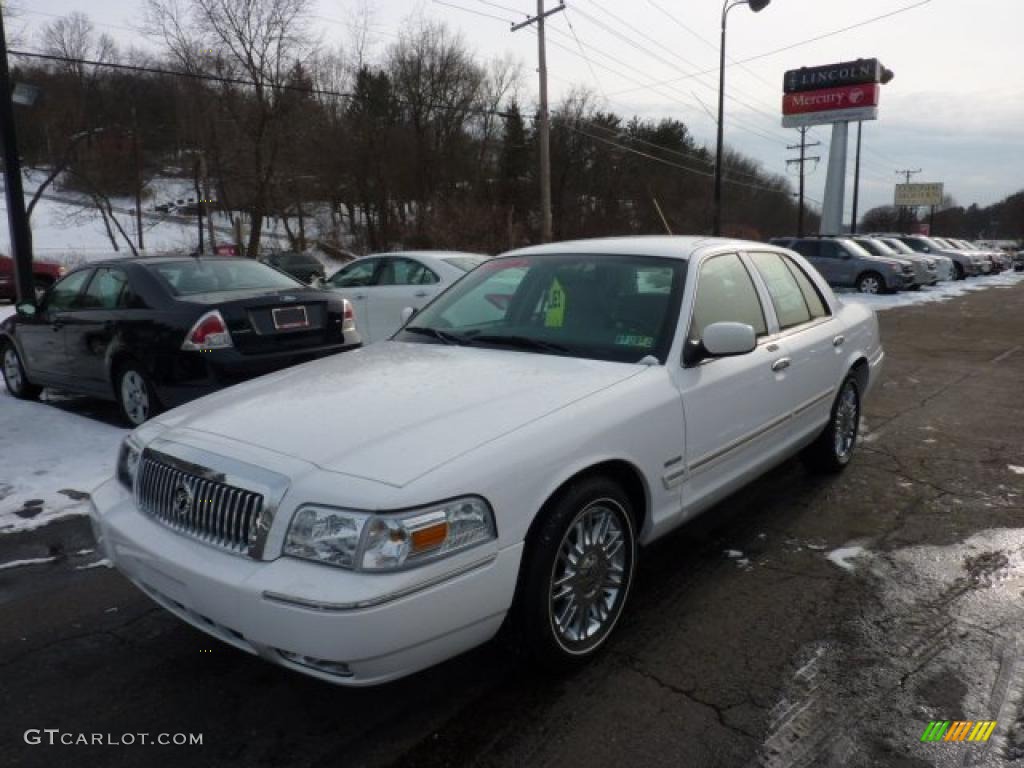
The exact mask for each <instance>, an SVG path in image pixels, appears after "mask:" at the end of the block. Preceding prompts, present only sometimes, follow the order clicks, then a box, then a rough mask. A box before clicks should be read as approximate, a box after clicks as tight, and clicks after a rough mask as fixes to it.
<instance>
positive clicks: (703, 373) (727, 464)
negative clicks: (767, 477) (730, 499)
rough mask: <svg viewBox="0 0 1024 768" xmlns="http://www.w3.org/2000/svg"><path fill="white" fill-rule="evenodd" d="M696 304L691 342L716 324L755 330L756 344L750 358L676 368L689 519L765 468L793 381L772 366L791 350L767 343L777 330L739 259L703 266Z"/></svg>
mask: <svg viewBox="0 0 1024 768" xmlns="http://www.w3.org/2000/svg"><path fill="white" fill-rule="evenodd" d="M691 306H692V311H691V314H690V317H689V318H688V321H687V322H688V325H687V339H688V342H687V343H688V344H689V343H694V342H698V341H699V340H700V338H701V337H702V334H703V329H704V328H706V327H707V326H708V325H710V324H711V323H716V322H739V323H745V324H747V325H750V326H752V327H753V328H754V331H755V333H756V334H757V336H758V338H759V343H758V345H757V348H756V349H755V350H754V351H753V352H750V353H749V354H746V355H738V356H736V357H722V358H711V359H704V360H702V361H701V362H699V363H697V364H696V365H689V366H687V365H685V364H682V366H681V367H680V368H679V370H678V377H677V380H678V383H679V388H680V395H681V398H682V402H683V414H684V418H685V422H686V447H685V451H684V460H685V462H686V475H685V476H686V478H687V480H686V489H685V491H684V499H685V504H686V506H687V507H688V508H689V509H688V514H693V513H696V512H697V511H700V510H701V509H703V508H705V507H707V506H709V505H710V504H713V503H714V502H715V501H717V500H718V499H720V498H721V497H722V496H723V495H725V494H727V493H729V492H730V491H731V490H732V489H734V488H736V487H737V486H738V485H739V484H740V483H742V482H743V481H744V480H745V479H746V478H749V477H751V476H753V475H754V474H756V473H757V472H759V471H760V470H761V469H762V468H763V467H764V466H765V465H766V461H767V458H768V457H769V456H770V454H771V449H770V445H771V443H772V442H773V441H775V440H777V439H778V434H777V432H778V430H779V429H781V428H782V427H783V426H784V424H785V421H786V416H787V404H788V400H787V395H786V392H785V389H786V386H787V384H788V378H789V373H788V371H786V370H784V369H780V370H775V369H773V365H776V363H777V361H779V360H782V359H784V358H785V357H786V350H785V349H784V348H783V345H782V344H781V343H778V342H771V343H766V340H767V339H768V337H769V334H770V333H772V330H773V329H772V327H771V326H770V325H769V318H770V315H769V314H768V313H767V312H766V311H765V309H764V307H763V306H762V300H761V295H760V294H759V293H758V291H757V288H756V287H755V283H754V280H753V278H752V277H751V274H750V269H749V268H748V265H747V264H746V263H745V262H744V260H743V259H741V257H740V255H739V254H736V253H727V254H719V255H714V256H711V257H709V258H706V259H705V260H704V261H703V262H702V263H701V264H700V265H699V269H698V272H697V281H696V285H695V288H694V294H693V299H692V303H691ZM766 446H768V447H766Z"/></svg>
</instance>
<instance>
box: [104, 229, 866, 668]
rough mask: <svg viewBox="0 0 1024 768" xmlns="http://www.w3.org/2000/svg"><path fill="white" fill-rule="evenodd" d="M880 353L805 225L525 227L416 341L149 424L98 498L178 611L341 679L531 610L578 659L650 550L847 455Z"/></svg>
mask: <svg viewBox="0 0 1024 768" xmlns="http://www.w3.org/2000/svg"><path fill="white" fill-rule="evenodd" d="M404 314H406V315H408V314H409V312H408V311H407V312H405V313H404ZM882 360H883V351H882V346H881V343H880V341H879V334H878V323H877V320H876V318H875V316H874V314H873V312H872V311H871V310H870V309H867V308H865V307H863V306H861V305H859V304H845V303H843V302H842V301H840V300H839V299H837V298H836V297H835V296H834V295H833V293H832V291H831V290H829V287H828V285H827V284H826V283H825V281H824V280H822V278H821V277H820V275H818V273H817V272H816V271H815V270H814V269H813V268H812V267H811V266H809V265H808V263H807V262H806V261H804V259H802V258H801V257H800V256H799V255H797V254H795V253H793V252H791V251H787V250H785V249H781V248H776V247H772V246H768V245H762V244H760V243H753V242H743V241H736V240H724V239H704V238H692V237H645V238H621V239H618V238H616V239H605V240H590V241H581V242H566V243H557V244H553V245H545V246H540V247H534V248H526V249H523V250H518V251H515V252H512V253H508V254H506V255H504V256H501V257H498V258H495V259H492V260H490V261H487V262H485V263H484V264H482V265H481V266H480V267H478V268H477V269H475V270H474V271H472V272H470V273H469V274H467V276H466V277H464V278H463V279H462V280H460V281H459V282H458V283H456V284H455V285H453V286H452V287H451V288H449V289H448V290H447V291H445V292H444V293H442V294H441V295H439V296H438V297H437V298H435V299H434V300H433V301H432V302H431V303H430V304H429V305H427V306H426V307H425V308H423V309H422V310H421V311H420V312H419V313H418V314H415V315H414V316H412V318H411V319H410V320H408V321H407V322H406V324H405V326H404V327H403V328H402V330H400V331H398V333H397V334H396V335H395V336H394V337H393V338H392V339H391V340H390V341H386V342H383V343H381V344H378V345H375V346H372V347H367V348H365V349H362V350H358V351H355V352H350V353H346V354H344V355H338V356H335V357H331V358H327V359H323V360H318V361H316V362H312V363H308V364H306V365H300V366H298V367H294V368H291V369H288V370H284V371H281V372H279V373H275V374H271V375H269V376H264V377H263V378H260V379H256V380H254V381H251V382H248V383H245V384H241V385H239V386H236V387H233V388H231V389H228V390H225V391H222V392H220V393H217V394H214V395H211V396H209V397H205V398H203V399H201V400H198V401H195V402H193V403H190V404H188V405H186V406H184V407H181V408H177V409H175V410H172V411H170V412H168V413H165V414H163V415H162V416H159V417H157V418H156V419H154V420H153V421H151V422H149V423H147V424H145V425H143V426H141V427H139V428H138V429H136V430H135V431H134V432H132V433H131V434H130V435H129V436H128V437H127V438H126V439H125V441H124V444H123V446H122V448H121V452H120V456H119V460H118V465H117V473H116V476H115V477H114V478H112V479H111V480H109V481H108V482H106V483H105V484H104V485H102V486H101V487H100V488H99V489H98V490H97V491H96V493H95V494H94V495H93V509H92V520H93V523H94V529H95V533H96V537H97V540H98V541H99V543H100V546H101V547H102V550H103V552H104V553H105V555H106V556H107V557H108V558H109V559H110V560H111V561H112V562H113V563H114V565H115V566H116V567H117V568H118V569H119V570H120V571H121V572H122V573H123V574H124V575H125V576H127V577H128V578H129V579H131V581H132V582H134V583H135V584H136V585H137V586H138V587H139V588H140V589H141V590H143V591H144V592H145V593H146V594H147V595H149V596H150V597H151V598H152V599H153V600H155V601H156V602H157V603H159V604H160V605H162V606H163V607H164V608H166V609H167V610H169V611H170V612H172V613H174V614H176V615H177V616H179V617H181V618H182V619H184V620H185V621H187V622H189V623H191V624H193V625H194V626H196V627H198V628H199V629H201V630H203V631H204V632H207V633H209V634H211V635H213V636H214V637H217V638H219V639H221V640H223V641H224V642H226V643H229V644H231V645H233V646H235V647H236V648H240V649H242V650H244V651H247V652H249V653H253V654H258V655H259V656H262V657H263V658H264V659H267V660H269V661H272V662H275V663H277V664H281V665H283V666H285V667H288V668H291V669H294V670H297V671H300V672H304V673H306V674H309V675H313V676H316V677H319V678H322V679H325V680H329V681H331V682H334V683H341V684H346V685H370V684H375V683H382V682H384V681H387V680H392V679H394V678H398V677H401V676H403V675H408V674H410V673H412V672H415V671H417V670H420V669H423V668H424V667H427V666H430V665H432V664H436V663H437V662H440V661H442V660H444V659H447V658H449V657H451V656H454V655H456V654H458V653H460V652H462V651H465V650H467V649H469V648H472V647H473V646H476V645H479V644H481V643H483V642H485V641H487V640H488V639H489V638H491V637H492V636H494V635H495V633H497V632H498V630H499V628H500V627H501V626H502V624H503V622H505V621H506V618H507V617H508V618H511V620H512V622H513V624H514V625H515V627H516V628H517V629H516V633H517V635H518V636H519V637H520V638H521V640H522V642H523V643H524V644H525V645H526V646H527V648H528V649H529V650H530V651H531V652H532V653H533V655H534V656H535V657H536V658H537V659H538V660H539V661H541V662H542V663H545V664H549V665H552V664H553V665H558V666H562V667H565V666H572V665H575V664H578V663H580V662H582V661H584V660H586V659H587V658H589V657H590V656H592V655H593V654H594V653H595V652H597V651H598V650H599V649H600V648H601V646H602V645H603V644H604V643H605V641H606V640H607V639H608V637H609V635H610V634H611V632H612V630H613V629H614V627H615V625H616V622H617V621H618V619H619V616H620V615H621V614H622V611H623V607H624V606H625V603H626V599H627V597H628V596H629V590H630V586H631V584H632V581H633V575H634V572H635V569H636V564H637V558H638V555H639V548H640V546H642V545H645V544H648V543H649V542H652V541H654V540H655V539H657V538H659V537H660V536H663V535H665V534H666V533H668V532H669V531H671V530H672V529H673V528H676V527H677V526H679V525H680V524H682V523H684V522H685V521H687V520H689V519H690V518H692V517H693V516H694V515H696V514H698V513H699V512H701V511H703V510H705V509H707V508H708V507H710V506H712V505H713V504H715V503H716V502H718V501H720V500H721V499H723V498H725V497H726V496H727V495H729V494H730V493H732V492H733V491H735V490H736V489H738V488H739V487H740V486H742V485H743V484H745V483H748V482H750V481H751V480H752V479H754V478H755V477H757V476H758V475H760V474H761V473H763V472H765V471H766V470H768V469H770V468H771V467H772V466H773V465H777V464H778V463H780V462H781V461H783V460H784V459H786V458H787V457H790V456H792V455H793V454H796V453H798V452H800V453H801V455H802V456H803V457H804V459H805V460H806V462H807V464H808V465H809V466H810V467H811V468H813V469H817V470H822V471H833V472H834V471H838V470H841V469H842V468H843V467H844V466H846V465H847V464H848V463H849V461H850V459H851V457H852V454H853V452H854V449H855V446H856V441H857V430H858V423H859V419H860V410H861V402H862V399H863V397H864V396H865V395H866V394H867V392H868V390H869V389H870V388H871V386H872V384H874V382H875V380H876V379H877V378H878V375H879V371H880V368H881V364H882Z"/></svg>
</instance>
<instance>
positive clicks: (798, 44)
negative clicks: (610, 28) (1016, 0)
mask: <svg viewBox="0 0 1024 768" xmlns="http://www.w3.org/2000/svg"><path fill="white" fill-rule="evenodd" d="M931 2H932V0H918V2H916V3H913V4H911V5H907V6H904V7H902V8H897V9H896V10H894V11H890V12H889V13H883V14H881V15H880V16H872V17H871V18H870V19H864V20H863V21H859V22H857V23H856V24H850V25H849V26H846V27H841V28H839V29H833V30H832V31H830V32H825V33H822V34H820V35H816V36H814V37H809V38H807V39H805V40H799V41H797V42H795V43H790V44H789V45H784V46H783V47H781V48H775V49H773V50H770V51H765V52H764V53H758V54H756V55H754V56H748V57H747V58H745V59H739V60H737V61H734V62H733V63H732V64H731V65H729V66H739V65H741V64H749V63H750V62H752V61H759V60H761V59H766V58H768V57H769V56H776V55H778V54H780V53H784V52H786V51H791V50H793V49H794V48H799V47H801V46H804V45H810V44H811V43H816V42H818V41H819V40H826V39H828V38H830V37H835V36H836V35H841V34H843V33H844V32H849V31H850V30H853V29H859V28H860V27H865V26H867V25H868V24H874V23H875V22H878V21H883V20H885V19H889V18H892V17H893V16H898V15H899V14H901V13H907V12H908V11H912V10H914V9H915V8H920V7H921V6H923V5H928V4H929V3H931ZM717 71H718V69H717V68H714V69H706V70H703V71H701V72H694V73H692V74H689V75H686V76H685V77H677V78H672V79H669V80H661V81H659V82H658V83H657V85H671V84H672V83H678V82H681V81H683V80H688V79H690V78H694V77H699V76H701V75H710V74H714V73H715V72H717ZM636 90H639V89H637V88H633V89H629V90H624V91H618V92H616V93H612V94H610V95H611V96H619V95H622V94H623V93H630V92H631V91H636Z"/></svg>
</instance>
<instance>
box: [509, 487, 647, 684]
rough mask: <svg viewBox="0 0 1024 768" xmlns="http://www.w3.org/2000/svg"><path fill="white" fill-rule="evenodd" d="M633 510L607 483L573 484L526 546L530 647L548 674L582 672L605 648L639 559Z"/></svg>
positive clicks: (525, 617)
mask: <svg viewBox="0 0 1024 768" xmlns="http://www.w3.org/2000/svg"><path fill="white" fill-rule="evenodd" d="M635 528H636V525H635V518H634V516H633V509H632V503H631V502H630V500H629V498H628V496H627V495H626V494H625V492H624V491H623V490H622V488H621V487H620V486H619V485H618V484H617V483H614V482H612V481H611V480H608V479H606V478H603V477H596V476H595V477H590V478H586V479H583V480H580V481H578V482H574V483H573V484H572V485H571V486H570V487H569V488H567V489H566V490H565V491H564V492H563V493H562V494H561V495H560V496H559V497H558V498H557V500H556V501H555V503H554V504H553V506H552V507H551V508H550V509H549V510H548V512H547V514H546V516H545V518H544V519H543V520H542V521H541V522H540V527H539V529H537V530H536V532H535V535H533V536H531V540H530V541H529V542H528V544H527V551H526V554H525V556H524V563H523V577H522V584H521V587H522V589H521V592H520V595H519V598H518V599H519V602H520V605H519V606H518V608H519V609H520V615H521V616H522V624H523V633H524V637H523V639H524V641H525V644H526V646H527V648H528V650H529V651H530V653H531V654H532V656H533V657H534V658H535V659H536V660H537V661H538V662H539V663H540V664H541V665H542V666H544V667H546V668H548V669H551V670H553V671H557V672H567V671H571V670H573V669H575V668H577V667H579V666H582V665H583V664H584V663H585V662H586V661H588V660H589V659H590V658H592V657H593V656H594V655H595V654H596V653H597V652H598V651H599V650H600V649H601V648H602V647H603V645H604V643H605V640H607V639H608V637H609V636H610V635H611V633H612V630H613V629H614V628H615V625H616V624H617V622H618V620H619V617H620V616H621V614H622V609H623V607H624V606H625V604H626V599H627V597H628V596H629V589H630V586H631V585H632V582H633V573H634V570H635V567H636V560H637V542H636V532H635Z"/></svg>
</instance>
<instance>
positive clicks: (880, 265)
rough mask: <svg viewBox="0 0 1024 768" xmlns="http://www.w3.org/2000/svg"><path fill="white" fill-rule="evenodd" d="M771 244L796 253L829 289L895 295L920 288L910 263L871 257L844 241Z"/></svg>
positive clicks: (794, 240)
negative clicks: (807, 262) (811, 267)
mask: <svg viewBox="0 0 1024 768" xmlns="http://www.w3.org/2000/svg"><path fill="white" fill-rule="evenodd" d="M771 243H772V245H779V246H782V247H783V248H789V249H790V250H793V251H796V252H797V253H799V254H800V255H801V256H803V257H804V258H805V259H807V260H808V261H809V262H811V264H812V265H814V268H815V269H817V270H818V271H819V272H820V273H821V276H822V277H824V278H825V280H826V281H827V282H828V284H829V285H831V286H833V287H837V288H856V289H857V290H858V291H859V292H860V293H895V292H896V291H908V290H913V289H914V288H916V287H919V285H920V284H919V283H918V282H917V281H916V280H915V278H914V267H913V266H911V264H910V262H908V261H903V260H901V259H894V258H890V257H885V256H873V255H872V254H870V253H868V252H867V251H866V250H864V248H862V247H861V246H859V245H857V243H855V242H854V241H853V240H851V239H850V238H848V237H776V238H773V239H772V241H771Z"/></svg>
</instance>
